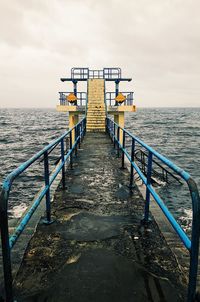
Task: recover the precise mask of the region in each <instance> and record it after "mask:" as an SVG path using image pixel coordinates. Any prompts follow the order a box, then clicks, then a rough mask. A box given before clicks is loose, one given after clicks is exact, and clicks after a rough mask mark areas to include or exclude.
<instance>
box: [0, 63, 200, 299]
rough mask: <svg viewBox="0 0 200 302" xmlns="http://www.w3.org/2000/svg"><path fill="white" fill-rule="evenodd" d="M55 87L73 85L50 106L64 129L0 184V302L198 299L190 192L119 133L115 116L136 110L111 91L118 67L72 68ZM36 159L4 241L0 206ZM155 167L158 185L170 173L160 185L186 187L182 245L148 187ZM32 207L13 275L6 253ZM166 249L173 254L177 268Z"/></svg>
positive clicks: (199, 203) (199, 212)
mask: <svg viewBox="0 0 200 302" xmlns="http://www.w3.org/2000/svg"><path fill="white" fill-rule="evenodd" d="M61 80H62V81H63V82H72V83H73V91H69V92H60V104H59V105H58V106H57V110H58V111H60V112H65V113H66V112H68V113H69V126H70V127H69V130H68V131H67V132H66V133H64V134H63V135H62V136H61V137H60V138H58V139H57V140H55V141H54V142H52V143H50V144H49V145H48V146H47V147H45V148H44V149H43V150H41V151H40V152H38V153H37V154H36V155H34V156H33V157H32V158H31V159H30V160H29V161H27V162H25V163H24V164H23V165H22V166H20V167H19V168H18V169H16V170H15V171H13V172H12V173H11V174H10V175H9V176H8V177H7V178H6V180H5V182H4V185H3V190H2V193H1V199H0V218H1V220H0V223H1V239H2V253H3V265H4V284H5V292H4V293H2V301H8V302H13V301H22V302H25V301H27V302H42V301H48V302H51V301H52V302H53V301H71V302H87V301H97V302H102V301H106V302H110V301H116V302H123V301H127V302H129V301H130V302H131V301H152V302H157V301H158V302H159V301H166V302H167V301H170V302H172V301H177V302H178V301H187V302H192V301H199V300H198V293H197V289H198V280H197V277H198V247H199V232H200V199H199V193H198V189H197V187H196V184H195V182H194V181H193V180H192V178H191V177H190V175H189V174H188V173H187V172H185V171H183V170H182V169H180V168H179V167H177V166H176V165H175V164H173V163H172V162H170V161H169V160H168V159H167V158H165V157H164V156H162V155H161V154H159V153H158V152H156V151H155V150H154V149H152V148H151V147H149V146H148V145H146V144H145V143H144V142H142V141H141V140H140V139H139V138H137V137H135V136H134V135H132V134H131V133H129V132H128V131H126V130H125V129H124V124H125V120H124V113H125V112H127V111H129V112H135V110H136V108H135V105H134V104H133V93H130V92H128V93H125V92H120V89H119V83H120V81H128V82H129V81H131V79H130V78H123V77H122V74H121V69H119V68H104V69H103V70H89V69H88V68H73V69H72V72H71V77H69V78H61ZM79 81H86V83H87V93H86V92H78V90H77V83H78V82H79ZM106 81H111V82H114V84H115V91H114V92H107V91H106V88H105V85H106ZM80 115H83V116H84V117H83V118H82V119H80ZM111 116H113V118H111ZM139 146H140V150H141V154H145V156H143V160H144V161H142V162H137V158H136V154H138V153H137V152H138V147H139ZM55 148H59V150H60V157H59V158H58V160H57V165H56V166H55V169H54V170H53V171H50V170H49V161H48V159H49V157H50V156H51V152H53V150H54V149H55ZM41 158H42V159H43V162H44V186H43V187H42V188H41V190H40V191H39V193H38V195H37V196H36V197H35V199H34V201H33V203H32V205H31V207H30V208H29V210H28V211H27V212H26V213H25V215H24V216H23V218H22V220H21V222H20V223H19V224H18V226H17V227H16V229H15V230H14V231H13V233H12V234H9V228H8V213H7V206H8V201H9V192H10V189H11V186H12V183H13V182H14V180H15V179H16V178H17V177H18V175H20V174H21V173H23V172H24V171H25V170H26V169H28V167H29V166H30V165H32V164H33V163H35V162H36V161H38V160H41ZM144 158H146V159H144ZM157 161H159V164H158V165H157ZM141 163H142V166H144V169H142V168H141V167H140V164H141ZM161 164H162V165H161ZM145 167H146V168H145ZM156 167H159V168H160V167H161V168H162V174H163V173H165V178H166V175H167V174H166V173H171V174H169V177H174V179H177V180H179V179H181V181H185V182H186V183H187V184H188V187H189V190H190V193H191V204H192V208H193V225H192V237H191V238H189V236H188V235H187V234H186V233H185V232H184V231H183V229H182V228H181V226H179V224H178V223H177V221H176V220H175V218H174V217H173V216H172V215H171V213H170V211H169V210H168V209H167V207H166V206H165V205H164V203H163V202H162V200H161V198H160V196H159V195H158V193H157V192H156V189H155V187H154V186H153V171H156V173H158V172H157V170H156ZM165 167H167V169H169V170H170V171H171V172H168V170H167V169H166V168H165ZM145 169H146V170H145ZM163 171H164V172H163ZM59 173H60V174H61V181H60V183H59V186H58V187H57V189H56V192H55V193H54V195H53V196H51V185H52V184H53V183H54V180H55V179H56V177H57V176H58V174H59ZM136 175H137V177H136ZM138 177H139V179H140V181H141V182H142V184H140V185H139V184H138V181H137V178H138ZM144 189H145V191H144ZM144 192H145V194H143V193H144ZM44 199H45V200H44ZM152 199H154V201H153V200H152ZM40 203H46V212H44V214H43V215H42V217H41V218H40V219H39V222H38V224H37V225H36V229H35V232H34V234H33V236H32V238H31V239H30V241H29V242H27V248H26V251H25V253H24V255H23V257H22V260H21V264H20V267H19V269H18V271H17V272H16V273H15V274H13V273H12V258H11V257H10V256H11V251H12V248H13V247H14V246H15V244H16V246H17V241H18V238H19V236H20V235H21V234H22V232H23V231H24V229H25V227H26V226H28V225H29V223H30V221H31V217H32V215H33V213H35V212H37V207H38V205H39V204H40ZM151 204H153V205H152V213H151ZM162 215H163V217H164V219H162V218H161V217H162ZM162 224H163V225H165V224H166V225H168V228H167V231H168V233H169V229H170V228H171V229H170V232H171V236H170V238H171V245H170V243H169V242H168V241H167V236H165V235H166V234H165V233H164V232H163V230H162V226H161V225H162ZM169 226H170V228H169ZM180 245H181V247H180ZM173 246H174V247H175V248H177V247H179V255H180V254H181V258H182V261H181V260H180V261H179V259H178V256H177V254H176V253H175V252H174V250H175V249H174V250H173ZM183 251H185V254H186V255H187V256H186V257H185V256H184V257H182V256H183V255H185V254H184V252H183ZM4 299H5V300H4Z"/></svg>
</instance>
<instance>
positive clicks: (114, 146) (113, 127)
mask: <svg viewBox="0 0 200 302" xmlns="http://www.w3.org/2000/svg"><path fill="white" fill-rule="evenodd" d="M113 145H114V149H115V123H114V126H113Z"/></svg>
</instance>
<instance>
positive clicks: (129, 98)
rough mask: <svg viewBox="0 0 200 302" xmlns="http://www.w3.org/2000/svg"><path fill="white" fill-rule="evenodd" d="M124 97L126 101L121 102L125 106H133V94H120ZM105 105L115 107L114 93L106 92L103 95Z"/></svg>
mask: <svg viewBox="0 0 200 302" xmlns="http://www.w3.org/2000/svg"><path fill="white" fill-rule="evenodd" d="M121 93H122V94H123V95H124V96H125V97H126V100H125V101H124V102H123V105H125V106H131V105H133V92H121ZM105 98H106V104H107V106H116V101H115V98H116V92H106V93H105Z"/></svg>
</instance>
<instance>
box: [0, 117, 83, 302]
mask: <svg viewBox="0 0 200 302" xmlns="http://www.w3.org/2000/svg"><path fill="white" fill-rule="evenodd" d="M85 133H86V118H83V119H82V120H81V121H80V122H79V123H78V124H77V125H75V126H74V127H73V128H71V129H70V130H68V131H67V132H65V133H64V134H63V135H62V136H60V137H59V138H58V139H56V140H54V141H53V142H51V143H50V144H49V145H48V146H46V147H45V148H44V149H42V150H41V151H39V152H38V153H36V154H35V155H34V156H33V157H31V158H30V159H29V160H27V161H26V162H25V163H23V164H22V165H20V166H19V167H18V168H17V169H15V170H14V171H13V172H11V173H10V174H9V175H8V176H7V177H6V179H5V180H4V182H3V186H2V191H1V194H0V228H1V245H2V256H3V270H4V287H5V296H6V297H5V298H6V300H5V301H6V302H13V301H14V298H13V291H12V280H13V278H12V265H11V250H12V248H13V246H14V245H15V243H16V242H17V240H18V238H19V236H20V235H21V233H22V232H23V230H24V228H25V227H26V225H27V224H28V222H29V220H30V219H31V217H32V215H33V213H34V212H35V211H36V209H37V207H38V206H39V204H40V202H41V201H42V199H43V198H44V197H46V221H45V223H47V224H50V223H51V222H52V219H51V202H50V188H51V185H52V184H53V182H54V180H55V179H56V177H57V175H58V174H59V172H61V173H62V186H63V188H65V169H66V167H65V166H66V165H65V164H66V163H67V162H69V165H70V167H71V168H72V166H73V153H75V154H77V149H78V147H79V148H80V144H81V141H82V139H83V137H84V135H85ZM66 140H68V144H69V146H68V147H67V145H66V143H67V141H66ZM58 147H59V149H60V157H59V159H58V164H57V165H56V167H55V169H54V170H53V171H52V173H50V171H49V154H50V153H51V152H52V150H54V149H55V148H58ZM38 160H39V161H41V160H43V162H44V185H43V186H42V188H41V189H40V191H39V193H38V194H37V195H36V197H35V199H34V200H33V203H32V205H31V207H30V208H29V210H28V211H27V213H26V214H25V216H24V217H23V218H22V219H21V221H20V222H19V224H18V225H17V227H16V229H15V231H14V233H13V234H12V235H10V234H9V228H8V202H9V195H10V191H11V188H12V185H13V182H14V181H15V180H16V179H17V178H18V177H19V176H20V174H21V173H23V172H24V171H26V170H27V169H28V168H29V167H30V166H32V165H33V164H34V163H35V162H36V161H38Z"/></svg>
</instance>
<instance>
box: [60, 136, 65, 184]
mask: <svg viewBox="0 0 200 302" xmlns="http://www.w3.org/2000/svg"><path fill="white" fill-rule="evenodd" d="M61 159H62V164H63V166H62V187H63V189H65V151H64V138H62V139H61Z"/></svg>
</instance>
